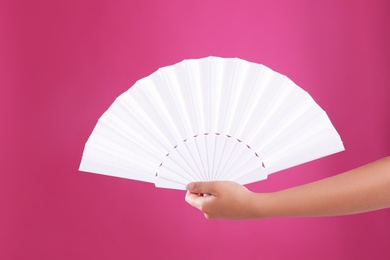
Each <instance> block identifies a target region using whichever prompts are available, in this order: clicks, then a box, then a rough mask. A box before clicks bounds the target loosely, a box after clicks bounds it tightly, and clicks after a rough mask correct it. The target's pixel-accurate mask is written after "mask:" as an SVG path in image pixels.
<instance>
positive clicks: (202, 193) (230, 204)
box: [186, 181, 261, 219]
mask: <svg viewBox="0 0 390 260" xmlns="http://www.w3.org/2000/svg"><path fill="white" fill-rule="evenodd" d="M187 189H188V191H187V195H186V201H187V202H188V203H189V204H191V205H192V206H194V207H196V208H198V209H199V210H201V211H202V212H203V213H204V215H205V217H206V218H208V219H215V218H229V219H247V218H258V217H260V216H259V214H258V213H257V212H256V210H255V208H256V207H255V205H254V203H257V205H259V203H261V200H260V199H259V194H255V193H253V192H251V191H249V190H248V189H246V188H245V187H244V186H242V185H240V184H238V183H235V182H231V181H214V182H194V183H190V184H189V185H188V187H187Z"/></svg>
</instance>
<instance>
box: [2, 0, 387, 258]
mask: <svg viewBox="0 0 390 260" xmlns="http://www.w3.org/2000/svg"><path fill="white" fill-rule="evenodd" d="M389 3H390V2H389V1H386V0H384V1H369V0H367V1H355V0H353V1H341V0H338V1H333V0H332V1H329V0H327V1H311V0H300V1H289V0H286V1H281V0H279V1H275V0H274V1H245V0H240V1H223V0H221V1H210V0H208V1H204V0H202V1H199V0H198V1H152V0H148V1H145V0H142V1H141V0H139V1H125V0H123V1H113V0H101V1H86V0H85V1H84V0H83V1H81V0H78V1H65V0H63V1H50V0H37V1H28V0H9V1H8V0H2V1H0V34H1V41H0V46H1V47H0V66H1V67H0V73H1V74H0V86H1V93H0V113H1V121H0V127H1V128H0V131H1V132H0V133H1V135H0V138H1V139H0V141H1V143H0V144H1V146H0V147H1V150H0V160H1V163H0V259H40V260H43V259H94V260H98V259H390V246H389V245H390V210H388V209H387V210H380V211H376V212H371V213H365V214H359V215H353V216H344V217H327V218H295V219H294V218H291V219H282V218H280V219H267V220H249V221H226V220H218V221H208V220H206V219H204V218H203V215H202V214H201V213H200V212H198V211H197V210H195V209H194V208H192V207H190V206H189V205H187V204H186V203H185V201H184V195H185V193H184V192H182V191H174V190H165V189H157V188H155V187H154V186H153V185H151V184H147V183H141V182H136V181H131V180H125V179H120V178H113V177H107V176H101V175H95V174H88V173H82V172H78V166H79V162H80V159H81V154H82V150H83V147H84V143H85V141H86V140H87V138H88V136H89V134H90V133H91V131H92V129H93V127H94V125H95V123H96V121H97V119H98V118H99V116H100V115H101V114H102V113H103V112H104V111H105V110H106V109H107V108H108V106H109V105H110V104H111V103H112V102H113V101H114V99H115V97H117V96H118V95H119V94H121V93H122V92H124V91H126V90H127V89H128V88H129V87H130V86H131V85H132V84H133V83H134V82H135V81H136V80H138V79H140V78H142V77H144V76H147V75H149V74H150V73H152V72H154V71H155V70H156V69H157V68H159V67H161V66H166V65H170V64H173V63H176V62H179V61H181V60H183V59H186V58H200V57H205V56H209V55H214V56H222V57H240V58H243V59H247V60H249V61H253V62H257V63H263V64H265V65H267V66H269V67H271V68H273V69H274V70H277V71H279V72H281V73H283V74H286V75H288V76H289V77H290V78H291V79H293V80H294V81H295V82H297V83H298V84H299V85H300V86H301V87H303V88H304V89H306V90H307V91H308V92H309V93H310V94H311V95H312V96H313V97H314V98H315V100H316V101H317V102H318V103H319V104H320V105H321V106H322V107H323V108H324V109H325V110H326V111H327V113H328V115H329V116H330V118H331V119H332V121H333V123H334V125H335V127H336V128H337V129H338V131H339V133H340V134H341V136H342V138H343V141H344V144H345V147H346V151H345V152H343V153H339V154H336V155H333V156H330V157H327V158H324V159H321V160H317V161H314V162H310V163H307V164H304V165H301V166H298V167H295V168H292V169H289V170H285V171H283V172H279V173H276V174H274V175H272V176H270V178H269V179H268V180H266V181H264V182H259V183H256V184H251V185H249V186H248V187H249V188H250V189H251V190H254V191H258V192H264V191H275V190H279V189H283V188H287V187H292V186H296V185H299V184H303V183H307V182H310V181H314V180H318V179H321V178H324V177H327V176H331V175H334V174H337V173H340V172H343V171H346V170H348V169H351V168H354V167H357V166H360V165H362V164H365V163H368V162H370V161H373V160H376V159H379V158H381V157H384V156H386V155H389V154H390V102H389V98H390V48H389V46H390V36H389V35H390V16H389V11H390V4H389Z"/></svg>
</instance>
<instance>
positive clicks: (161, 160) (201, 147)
mask: <svg viewBox="0 0 390 260" xmlns="http://www.w3.org/2000/svg"><path fill="white" fill-rule="evenodd" d="M342 150H344V147H343V144H342V141H341V139H340V136H339V135H338V133H337V131H336V130H335V128H334V127H333V125H332V123H331V121H330V120H329V118H328V116H327V115H326V113H325V111H323V110H322V109H321V107H320V106H319V105H318V104H316V102H315V101H314V100H313V99H312V98H311V96H310V95H309V94H308V93H307V92H305V91H304V90H303V89H301V88H300V87H298V86H297V85H296V84H295V83H294V82H293V81H291V80H290V79H288V78H287V77H286V76H284V75H282V74H279V73H277V72H275V71H273V70H271V69H269V68H267V67H266V66H264V65H260V64H255V63H251V62H248V61H245V60H242V59H238V58H218V57H208V58H203V59H193V60H184V61H182V62H179V63H177V64H174V65H172V66H167V67H163V68H160V69H159V70H157V71H156V72H154V73H153V74H151V75H150V76H148V77H145V78H143V79H141V80H139V81H137V82H136V83H135V84H134V86H132V87H131V88H130V89H129V90H128V91H126V92H125V93H123V94H122V95H120V96H119V97H118V98H117V99H116V100H115V102H114V103H113V104H112V105H111V106H110V108H109V109H108V110H107V111H106V112H105V113H104V114H103V115H102V117H101V118H100V119H99V121H98V123H97V124H96V126H95V128H94V130H93V132H92V134H91V135H90V137H89V139H88V141H87V143H86V145H85V149H84V153H83V157H82V161H81V165H80V170H82V171H87V172H93V173H100V174H106V175H111V176H117V177H123V178H129V179H134V180H139V181H146V182H153V183H155V185H156V186H157V187H164V188H173V189H185V188H186V186H187V184H188V183H189V182H192V181H212V180H232V181H236V182H238V183H241V184H247V183H251V182H255V181H259V180H264V179H266V178H267V176H268V174H271V173H273V172H276V171H280V170H282V169H286V168H289V167H293V166H296V165H298V164H302V163H305V162H308V161H311V160H314V159H318V158H321V157H324V156H327V155H330V154H333V153H336V152H339V151H342Z"/></svg>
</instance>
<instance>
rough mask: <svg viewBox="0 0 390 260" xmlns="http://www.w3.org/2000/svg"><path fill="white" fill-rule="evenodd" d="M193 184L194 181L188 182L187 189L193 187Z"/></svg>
mask: <svg viewBox="0 0 390 260" xmlns="http://www.w3.org/2000/svg"><path fill="white" fill-rule="evenodd" d="M194 186H195V183H193V182H191V183H188V185H187V190H190V191H191V190H193V189H194Z"/></svg>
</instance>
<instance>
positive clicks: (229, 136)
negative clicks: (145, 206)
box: [155, 133, 265, 176]
mask: <svg viewBox="0 0 390 260" xmlns="http://www.w3.org/2000/svg"><path fill="white" fill-rule="evenodd" d="M209 134H210V133H204V134H203V135H209ZM214 134H215V135H221V133H214ZM198 136H199V135H194V136H193V137H195V138H196V137H198ZM225 136H226V137H227V138H232V139H236V140H237V141H238V142H240V143H242V141H241V140H240V139H238V138H235V137H232V136H231V135H225ZM187 140H188V139H184V140H183V143H185V142H186V141H187ZM244 145H246V147H247V148H248V149H250V150H251V151H252V152H253V153H254V154H255V156H256V157H259V155H258V154H257V152H255V151H253V149H252V148H251V147H250V146H249V145H248V144H245V143H244ZM177 146H178V144H177V145H175V146H174V147H173V150H175V149H176V148H177ZM168 156H169V153H167V154H166V155H165V157H168ZM162 165H163V162H161V163H160V165H159V167H158V168H160V167H161V166H162ZM261 167H263V169H265V165H264V162H261ZM155 176H158V172H156V174H155Z"/></svg>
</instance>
